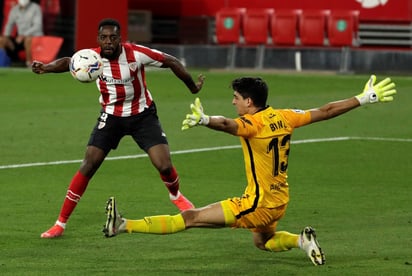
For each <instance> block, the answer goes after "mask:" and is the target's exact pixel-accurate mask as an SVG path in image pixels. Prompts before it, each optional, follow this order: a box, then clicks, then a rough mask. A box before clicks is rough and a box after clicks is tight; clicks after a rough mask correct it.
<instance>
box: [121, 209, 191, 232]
mask: <svg viewBox="0 0 412 276" xmlns="http://www.w3.org/2000/svg"><path fill="white" fill-rule="evenodd" d="M185 229H186V225H185V221H184V220H183V217H182V215H181V214H178V215H175V216H169V215H163V216H153V217H145V218H144V219H139V220H130V219H128V220H127V221H126V231H127V232H129V233H131V232H137V233H151V234H172V233H177V232H180V231H183V230H185Z"/></svg>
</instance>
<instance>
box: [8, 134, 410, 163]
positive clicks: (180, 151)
mask: <svg viewBox="0 0 412 276" xmlns="http://www.w3.org/2000/svg"><path fill="white" fill-rule="evenodd" d="M347 140H369V141H384V142H407V143H411V142H412V139H404V138H382V137H330V138H318V139H304V140H296V141H292V144H306V143H321V142H336V141H347ZM235 148H240V145H233V146H222V147H211V148H200V149H188V150H178V151H173V152H171V154H172V155H176V154H186V153H195V152H202V151H216V150H225V149H235ZM143 157H147V155H146V153H143V154H135V155H123V156H113V157H106V159H105V160H122V159H135V158H143ZM82 161H83V160H60V161H50V162H37V163H26V164H11V165H2V166H0V170H4V169H16V168H25V167H38V166H52V165H64V164H72V163H81V162H82Z"/></svg>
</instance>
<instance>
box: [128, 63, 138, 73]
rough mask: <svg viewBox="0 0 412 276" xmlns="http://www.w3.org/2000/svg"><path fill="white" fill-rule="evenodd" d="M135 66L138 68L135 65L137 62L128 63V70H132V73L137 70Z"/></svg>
mask: <svg viewBox="0 0 412 276" xmlns="http://www.w3.org/2000/svg"><path fill="white" fill-rule="evenodd" d="M137 66H138V65H137V62H132V63H129V68H130V70H132V71H133V72H134V71H136V70H137Z"/></svg>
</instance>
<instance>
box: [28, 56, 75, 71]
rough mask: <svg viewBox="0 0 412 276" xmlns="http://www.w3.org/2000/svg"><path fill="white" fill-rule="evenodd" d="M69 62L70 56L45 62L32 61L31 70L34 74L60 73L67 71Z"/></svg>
mask: <svg viewBox="0 0 412 276" xmlns="http://www.w3.org/2000/svg"><path fill="white" fill-rule="evenodd" d="M69 64H70V57H63V58H59V59H56V60H54V61H52V62H50V63H47V64H44V63H42V62H39V61H34V62H33V64H32V71H33V72H34V73H36V74H45V73H62V72H67V71H69Z"/></svg>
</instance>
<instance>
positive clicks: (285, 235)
mask: <svg viewBox="0 0 412 276" xmlns="http://www.w3.org/2000/svg"><path fill="white" fill-rule="evenodd" d="M232 88H233V91H234V92H233V100H232V104H233V105H234V106H235V108H236V110H237V113H238V114H239V116H240V117H238V118H236V119H229V118H226V117H223V116H208V115H206V114H205V113H204V111H203V107H202V105H201V103H200V100H199V98H197V99H196V100H195V102H194V104H191V109H192V113H191V114H188V115H187V116H186V119H185V120H184V121H183V126H182V129H183V130H186V129H189V128H192V127H194V126H198V125H202V126H206V127H208V128H210V129H214V130H218V131H223V132H227V133H229V134H232V135H235V136H239V137H240V142H241V145H242V149H243V156H244V162H245V168H246V178H247V186H246V189H245V191H244V194H243V195H242V196H241V197H233V198H229V199H226V200H222V201H220V202H216V203H212V204H210V205H208V206H205V207H202V208H196V209H190V210H185V211H183V212H181V213H180V214H177V215H173V216H170V215H162V216H149V217H144V218H143V219H138V220H131V219H126V218H123V217H122V216H121V215H120V214H119V213H118V210H117V207H116V201H115V198H114V197H111V198H109V201H108V202H107V206H106V212H107V220H106V224H105V226H104V229H103V232H104V234H105V236H106V237H113V236H116V235H117V234H119V233H126V232H129V233H132V232H138V233H153V234H172V233H177V232H180V231H183V230H186V229H188V228H192V227H213V228H216V227H236V228H247V229H250V230H251V232H252V235H253V241H254V244H255V246H256V247H258V248H259V249H262V250H267V251H273V252H279V251H285V250H289V249H292V248H301V249H303V250H304V251H305V252H306V254H307V255H308V257H309V258H310V260H311V261H312V263H313V264H314V265H323V264H324V263H325V256H324V253H323V251H322V249H321V248H320V246H319V243H318V241H317V238H316V233H315V230H314V229H313V228H312V227H311V226H307V227H305V228H304V229H303V230H302V231H301V232H300V234H293V233H289V232H286V231H276V226H277V224H278V221H279V220H280V219H281V218H282V217H283V216H284V214H285V211H286V208H287V204H288V202H289V185H288V183H287V168H288V155H289V150H290V145H291V135H292V133H293V131H294V129H295V128H298V127H301V126H305V125H309V124H311V123H315V122H319V121H322V120H328V119H330V118H333V117H336V116H339V115H342V114H344V113H346V112H348V111H350V110H352V109H355V108H357V107H359V106H361V105H365V104H371V103H378V102H390V101H392V100H393V95H394V94H396V90H395V84H394V83H393V82H392V81H391V80H390V79H389V78H386V79H384V80H382V81H381V82H379V83H377V84H376V76H374V75H372V76H371V77H370V79H369V80H368V82H367V83H366V85H365V88H364V90H363V92H362V93H360V94H359V95H357V96H355V97H351V98H348V99H344V100H340V101H336V102H331V103H327V104H325V105H323V106H321V107H319V108H313V109H310V110H297V109H274V108H272V107H271V106H268V105H267V103H266V101H267V97H268V87H267V85H266V83H265V82H264V81H263V80H262V79H261V78H252V77H242V78H238V79H235V80H234V81H232Z"/></svg>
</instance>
